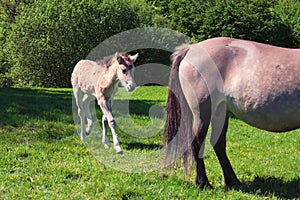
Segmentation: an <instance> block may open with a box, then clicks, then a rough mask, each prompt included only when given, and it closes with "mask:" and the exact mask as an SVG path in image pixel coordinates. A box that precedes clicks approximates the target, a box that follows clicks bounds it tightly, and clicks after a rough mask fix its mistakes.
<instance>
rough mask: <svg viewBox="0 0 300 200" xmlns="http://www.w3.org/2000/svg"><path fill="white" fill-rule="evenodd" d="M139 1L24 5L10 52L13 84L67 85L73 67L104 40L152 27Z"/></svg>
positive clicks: (63, 0) (50, 0)
mask: <svg viewBox="0 0 300 200" xmlns="http://www.w3.org/2000/svg"><path fill="white" fill-rule="evenodd" d="M150 22H151V13H150V11H149V10H148V9H147V8H146V6H144V4H143V2H141V1H137V0H129V1H125V0H103V1H98V0H45V1H35V2H34V3H33V4H31V5H30V6H26V5H24V6H21V7H20V14H19V15H18V16H17V17H16V21H15V23H14V24H12V31H11V33H10V35H9V42H8V50H9V52H10V60H11V64H12V68H11V70H10V76H11V79H12V81H13V84H14V85H15V86H42V87H68V86H70V74H71V72H72V69H73V67H74V65H75V64H76V63H77V62H78V61H79V60H80V59H83V58H85V56H86V55H87V54H88V53H89V51H90V50H91V49H92V48H93V47H95V46H96V45H98V44H99V43H100V42H101V41H103V40H104V39H106V38H108V37H110V36H112V35H114V34H116V33H119V32H121V31H125V30H128V29H132V28H135V27H140V26H144V25H146V24H150Z"/></svg>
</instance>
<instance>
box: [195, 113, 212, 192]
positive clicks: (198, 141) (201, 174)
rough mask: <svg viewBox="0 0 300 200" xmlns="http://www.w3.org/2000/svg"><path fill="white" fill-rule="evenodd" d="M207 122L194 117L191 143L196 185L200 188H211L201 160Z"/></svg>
mask: <svg viewBox="0 0 300 200" xmlns="http://www.w3.org/2000/svg"><path fill="white" fill-rule="evenodd" d="M208 126H209V122H208V123H204V122H203V121H202V120H201V119H200V118H199V116H194V122H193V133H194V134H195V138H194V141H193V142H192V153H193V157H194V160H195V162H196V173H197V174H196V184H197V185H199V186H200V187H201V188H205V187H210V188H212V186H211V185H210V184H209V181H208V178H207V175H206V171H205V165H204V160H203V151H204V148H203V146H202V145H204V140H205V137H206V134H207V130H208Z"/></svg>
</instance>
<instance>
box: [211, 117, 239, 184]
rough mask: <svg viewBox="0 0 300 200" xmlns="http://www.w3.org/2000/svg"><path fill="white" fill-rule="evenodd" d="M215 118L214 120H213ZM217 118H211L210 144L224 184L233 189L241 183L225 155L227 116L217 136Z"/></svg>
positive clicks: (218, 124)
mask: <svg viewBox="0 0 300 200" xmlns="http://www.w3.org/2000/svg"><path fill="white" fill-rule="evenodd" d="M215 117H216V118H215ZM217 117H218V116H214V117H213V118H212V136H211V143H212V145H213V146H214V151H215V153H216V155H217V157H218V160H219V162H220V164H221V167H222V170H223V174H224V179H225V184H226V185H227V186H228V187H229V188H232V187H235V186H239V185H241V182H240V181H239V180H238V178H237V176H236V174H235V173H234V171H233V168H232V166H231V163H230V161H229V159H228V156H227V154H226V132H227V128H228V118H229V117H228V114H227V116H226V118H225V122H224V126H223V127H221V130H220V131H222V132H221V134H218V133H217V132H215V131H214V129H215V127H216V126H220V125H221V124H220V120H218V119H217Z"/></svg>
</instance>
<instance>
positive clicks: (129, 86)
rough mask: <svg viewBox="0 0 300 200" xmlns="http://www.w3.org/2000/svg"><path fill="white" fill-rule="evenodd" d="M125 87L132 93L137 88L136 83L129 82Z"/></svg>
mask: <svg viewBox="0 0 300 200" xmlns="http://www.w3.org/2000/svg"><path fill="white" fill-rule="evenodd" d="M124 87H125V89H126V91H127V92H132V91H133V90H134V89H135V87H136V83H135V82H128V83H126V84H125V85H124Z"/></svg>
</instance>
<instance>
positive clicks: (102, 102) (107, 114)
mask: <svg viewBox="0 0 300 200" xmlns="http://www.w3.org/2000/svg"><path fill="white" fill-rule="evenodd" d="M98 104H99V106H100V107H101V109H102V111H103V115H105V117H106V119H107V122H108V125H109V127H110V130H111V133H112V136H113V141H114V148H115V150H116V151H117V153H120V154H121V153H123V151H122V148H121V146H120V142H119V139H118V135H117V133H116V121H115V119H114V117H113V115H112V113H111V110H110V109H109V105H108V101H107V100H106V99H105V98H104V97H100V98H98Z"/></svg>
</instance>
